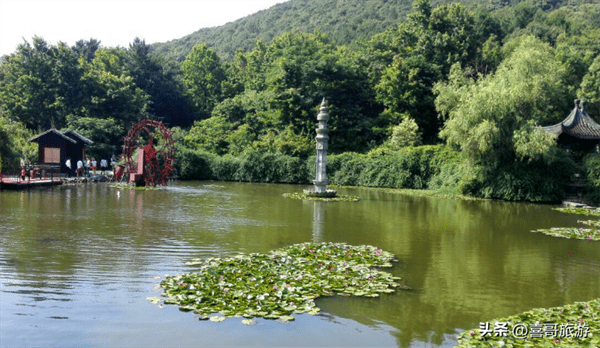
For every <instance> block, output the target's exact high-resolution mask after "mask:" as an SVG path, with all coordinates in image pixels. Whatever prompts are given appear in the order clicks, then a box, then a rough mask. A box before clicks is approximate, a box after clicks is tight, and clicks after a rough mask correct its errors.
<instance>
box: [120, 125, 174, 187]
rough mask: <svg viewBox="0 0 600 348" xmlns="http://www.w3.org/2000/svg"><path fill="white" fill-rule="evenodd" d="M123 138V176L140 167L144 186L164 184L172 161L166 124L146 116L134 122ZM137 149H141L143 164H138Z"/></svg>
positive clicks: (171, 149) (127, 177)
mask: <svg viewBox="0 0 600 348" xmlns="http://www.w3.org/2000/svg"><path fill="white" fill-rule="evenodd" d="M124 139H125V145H123V153H122V154H121V158H122V159H123V160H124V161H125V163H124V167H125V178H126V179H127V180H128V179H129V177H130V174H136V173H139V172H140V170H141V171H142V174H141V175H142V176H143V180H144V183H145V185H146V186H156V185H163V186H164V185H166V183H167V180H169V178H170V177H171V173H172V172H173V165H174V163H175V147H174V146H173V144H174V143H175V142H174V141H173V136H172V134H171V131H169V128H167V126H165V124H164V123H162V122H161V121H159V120H154V119H145V120H141V121H139V122H138V123H136V124H134V125H133V126H132V127H131V129H129V132H128V133H127V136H126V137H125V138H124ZM139 149H143V150H144V161H143V168H139V167H138V159H139V158H138V157H139V156H138V152H139Z"/></svg>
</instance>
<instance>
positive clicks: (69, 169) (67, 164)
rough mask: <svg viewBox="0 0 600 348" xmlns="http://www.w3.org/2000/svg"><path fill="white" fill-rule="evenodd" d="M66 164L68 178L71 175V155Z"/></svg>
mask: <svg viewBox="0 0 600 348" xmlns="http://www.w3.org/2000/svg"><path fill="white" fill-rule="evenodd" d="M65 166H67V178H70V177H71V157H68V158H67V161H66V162H65Z"/></svg>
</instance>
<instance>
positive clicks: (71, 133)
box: [63, 130, 94, 145]
mask: <svg viewBox="0 0 600 348" xmlns="http://www.w3.org/2000/svg"><path fill="white" fill-rule="evenodd" d="M63 134H64V135H66V136H68V137H70V138H79V140H81V142H83V143H86V144H88V145H92V144H93V143H94V142H93V141H91V140H90V139H88V138H86V137H84V136H83V135H81V134H79V133H77V132H76V131H74V130H68V131H65V132H64V133H63Z"/></svg>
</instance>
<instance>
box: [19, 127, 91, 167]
mask: <svg viewBox="0 0 600 348" xmlns="http://www.w3.org/2000/svg"><path fill="white" fill-rule="evenodd" d="M29 141H30V142H37V143H38V162H37V163H36V165H37V166H39V167H40V168H46V169H48V170H56V171H58V172H60V173H66V172H67V166H66V165H65V162H66V160H67V158H71V168H73V169H74V168H75V166H76V164H77V161H79V160H82V161H83V159H84V158H85V145H91V144H93V143H94V142H93V141H91V140H90V139H88V138H86V137H84V136H83V135H81V134H79V133H77V132H75V131H72V130H68V131H65V132H63V133H61V132H60V131H58V130H56V129H55V128H52V129H49V130H47V131H45V132H43V133H40V134H38V135H36V136H35V137H33V138H31V139H29Z"/></svg>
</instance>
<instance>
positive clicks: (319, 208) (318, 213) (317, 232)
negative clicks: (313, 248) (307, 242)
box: [311, 201, 328, 243]
mask: <svg viewBox="0 0 600 348" xmlns="http://www.w3.org/2000/svg"><path fill="white" fill-rule="evenodd" d="M311 203H312V206H313V238H312V242H313V243H321V242H323V222H324V221H325V219H324V215H325V207H324V205H325V204H327V203H328V202H319V201H313V202H311Z"/></svg>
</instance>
